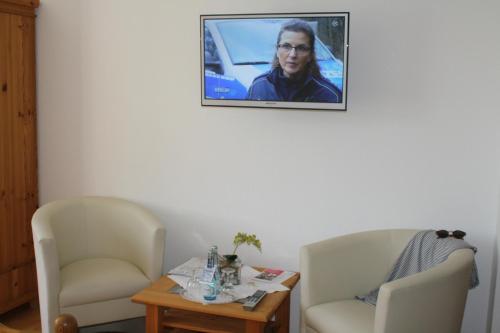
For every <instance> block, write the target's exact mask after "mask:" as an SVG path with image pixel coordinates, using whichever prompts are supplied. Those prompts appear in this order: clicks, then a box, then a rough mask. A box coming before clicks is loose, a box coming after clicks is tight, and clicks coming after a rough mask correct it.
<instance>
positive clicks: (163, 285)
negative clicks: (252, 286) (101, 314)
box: [132, 268, 300, 322]
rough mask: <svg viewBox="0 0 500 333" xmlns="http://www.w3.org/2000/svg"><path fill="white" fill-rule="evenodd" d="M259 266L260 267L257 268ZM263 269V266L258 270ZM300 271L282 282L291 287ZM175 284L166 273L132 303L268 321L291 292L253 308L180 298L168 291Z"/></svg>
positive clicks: (277, 294) (269, 297) (274, 295)
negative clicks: (250, 309)
mask: <svg viewBox="0 0 500 333" xmlns="http://www.w3.org/2000/svg"><path fill="white" fill-rule="evenodd" d="M257 269H259V268H257ZM260 270H262V268H261V269H260ZM299 278H300V275H299V273H295V274H294V275H293V276H292V277H290V278H289V279H288V280H286V281H285V282H283V285H285V286H287V287H288V288H290V290H292V289H293V287H294V286H295V285H296V284H297V282H298V281H299ZM175 285H176V283H175V282H174V281H173V280H171V279H170V278H169V277H168V276H162V277H161V278H160V279H159V280H158V281H156V282H154V283H153V284H152V285H151V286H149V287H147V288H145V289H144V290H142V291H140V292H138V293H137V294H135V295H134V296H133V297H132V301H133V302H135V303H142V304H145V305H155V306H160V307H166V308H173V309H179V310H186V311H192V312H199V313H206V314H212V315H218V316H225V317H231V318H238V319H245V320H254V321H261V322H267V321H269V320H270V319H271V318H272V316H273V315H274V313H275V312H276V310H277V309H278V307H279V306H280V304H281V303H282V302H283V300H284V299H285V298H286V297H287V296H288V294H289V293H290V290H289V291H278V292H274V293H271V294H267V295H266V296H265V297H264V298H263V299H262V300H261V301H260V302H259V304H258V305H257V307H256V308H255V310H254V311H245V310H243V307H242V304H241V303H228V304H208V305H207V304H202V303H195V302H191V301H188V300H186V299H184V298H182V296H181V295H178V294H171V293H169V292H168V291H169V290H170V288H172V287H173V286H175Z"/></svg>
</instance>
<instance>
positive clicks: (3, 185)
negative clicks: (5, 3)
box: [0, 13, 14, 274]
mask: <svg viewBox="0 0 500 333" xmlns="http://www.w3.org/2000/svg"><path fill="white" fill-rule="evenodd" d="M11 16H12V15H9V14H4V13H0V135H1V136H0V237H1V241H0V274H1V273H4V272H6V271H8V270H9V269H11V266H12V262H13V259H12V253H14V246H13V235H14V234H13V225H12V200H11V198H12V193H13V192H12V190H13V189H12V163H11V156H12V144H11V139H10V138H11V137H12V125H11V124H12V112H11V111H10V108H9V89H10V87H9V84H8V83H9V81H8V75H9V73H8V71H9V67H10V55H9V49H10V40H11V38H10V28H11Z"/></svg>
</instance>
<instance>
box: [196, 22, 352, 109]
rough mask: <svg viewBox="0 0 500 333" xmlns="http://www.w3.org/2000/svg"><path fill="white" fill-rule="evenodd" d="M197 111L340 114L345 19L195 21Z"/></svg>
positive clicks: (345, 53)
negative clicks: (197, 25)
mask: <svg viewBox="0 0 500 333" xmlns="http://www.w3.org/2000/svg"><path fill="white" fill-rule="evenodd" d="M200 27H201V29H200V30H201V73H202V79H201V104H202V105H207V106H242V107H273V108H293V109H313V110H344V111H345V110H346V109H347V108H346V105H347V104H346V102H347V101H346V99H347V59H348V36H349V35H348V30H349V13H306V14H265V15H201V17H200Z"/></svg>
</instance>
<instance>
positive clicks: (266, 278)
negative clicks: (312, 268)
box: [253, 268, 294, 283]
mask: <svg viewBox="0 0 500 333" xmlns="http://www.w3.org/2000/svg"><path fill="white" fill-rule="evenodd" d="M293 274H294V273H293V272H289V271H284V270H282V269H272V268H266V269H265V270H263V271H262V272H260V273H259V274H258V275H257V276H255V277H254V278H253V280H254V281H259V282H266V283H282V282H283V281H286V280H288V279H289V278H290V277H291V276H293Z"/></svg>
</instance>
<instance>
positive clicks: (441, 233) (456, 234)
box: [436, 230, 467, 239]
mask: <svg viewBox="0 0 500 333" xmlns="http://www.w3.org/2000/svg"><path fill="white" fill-rule="evenodd" d="M436 235H437V238H448V237H455V238H456V239H464V237H465V235H467V234H466V233H465V232H463V231H462V230H455V231H448V230H438V231H436Z"/></svg>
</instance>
